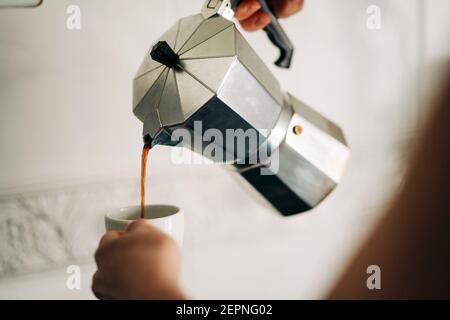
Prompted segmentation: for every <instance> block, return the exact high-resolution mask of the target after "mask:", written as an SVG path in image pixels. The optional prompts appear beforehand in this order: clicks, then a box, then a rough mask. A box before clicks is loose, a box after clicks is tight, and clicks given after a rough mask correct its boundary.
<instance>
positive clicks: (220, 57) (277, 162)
mask: <svg viewBox="0 0 450 320" xmlns="http://www.w3.org/2000/svg"><path fill="white" fill-rule="evenodd" d="M238 3H239V1H229V0H206V2H205V4H204V5H203V8H202V10H201V13H200V14H197V15H193V16H189V17H185V18H182V19H180V20H179V21H178V22H177V23H176V24H175V25H174V26H173V27H172V28H170V29H169V30H168V31H167V32H166V33H165V34H164V35H163V36H161V38H160V39H159V40H158V41H157V42H155V43H154V44H152V45H151V47H150V48H149V50H148V52H146V54H145V57H144V60H143V62H142V65H141V66H140V68H139V70H138V72H137V74H136V76H135V79H134V82H133V112H134V114H135V115H136V117H137V118H138V119H139V120H141V121H142V122H143V123H144V130H143V137H144V141H145V142H146V143H149V144H151V145H152V146H155V145H169V146H182V147H187V148H190V149H191V150H193V151H195V152H198V153H200V154H202V155H203V156H206V157H208V158H210V159H212V160H213V161H215V162H218V163H226V164H227V165H228V166H229V167H230V168H232V169H233V170H235V171H236V172H237V173H239V174H240V175H241V176H242V177H243V178H244V179H245V180H247V181H248V182H249V183H250V184H251V185H252V186H253V187H254V188H255V189H256V190H257V191H259V193H260V194H261V195H262V196H263V197H264V198H265V199H266V200H267V201H268V202H269V203H270V204H271V205H272V206H273V207H274V208H275V209H276V210H278V211H279V212H280V213H281V214H283V215H292V214H296V213H300V212H304V211H306V210H309V209H311V208H313V207H315V206H316V205H317V204H319V202H321V201H322V200H323V199H324V198H325V197H326V196H327V195H328V194H329V193H330V192H331V191H332V190H333V189H334V188H335V187H336V185H337V184H338V183H339V181H340V179H341V177H342V175H343V171H344V168H345V166H346V163H347V160H348V156H349V148H348V147H347V145H346V141H345V138H344V136H343V134H342V131H341V129H340V128H339V127H338V126H337V125H335V124H334V123H332V122H331V121H329V120H327V119H326V118H324V117H323V116H322V115H320V114H318V113H317V112H316V111H314V110H312V109H311V108H310V107H308V106H306V105H305V104H303V103H302V102H301V101H299V100H298V99H297V98H295V97H294V96H292V95H291V94H289V93H285V92H283V91H282V90H281V88H280V86H279V83H278V81H277V79H275V77H274V76H273V75H272V73H271V72H270V70H269V69H268V68H267V66H266V65H265V64H264V63H263V62H262V60H261V59H260V58H259V57H258V55H257V54H256V52H255V51H254V50H253V49H252V48H251V47H250V45H249V44H248V43H247V41H246V40H245V39H244V37H243V36H242V34H241V33H240V32H239V31H238V29H237V28H236V25H235V24H234V23H233V21H232V18H233V15H234V11H233V10H234V8H235V7H236V5H237V4H238ZM260 3H261V8H262V10H264V11H266V12H268V13H269V14H270V15H271V17H272V22H271V24H270V25H269V26H267V27H266V28H265V29H264V31H266V33H267V35H268V37H269V39H270V40H271V42H272V43H273V44H274V45H276V46H277V47H278V48H279V49H280V57H279V58H278V60H277V61H276V63H275V64H276V65H278V66H279V67H284V68H288V67H289V65H290V62H291V57H292V54H293V47H292V45H291V43H290V41H289V39H288V37H287V36H286V34H285V33H284V31H283V29H282V28H281V26H280V25H279V23H278V21H277V19H276V17H275V15H274V14H273V13H272V10H271V8H270V7H269V6H268V5H267V3H266V1H260ZM186 132H187V133H190V134H191V135H190V136H189V137H187V136H186V134H185V133H186ZM192 137H194V138H193V139H192ZM196 137H200V138H199V139H196ZM196 140H200V141H199V142H198V141H196ZM239 141H240V142H241V143H240V144H239V143H238V142H239ZM212 150H213V151H212Z"/></svg>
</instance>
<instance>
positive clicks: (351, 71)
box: [0, 0, 450, 298]
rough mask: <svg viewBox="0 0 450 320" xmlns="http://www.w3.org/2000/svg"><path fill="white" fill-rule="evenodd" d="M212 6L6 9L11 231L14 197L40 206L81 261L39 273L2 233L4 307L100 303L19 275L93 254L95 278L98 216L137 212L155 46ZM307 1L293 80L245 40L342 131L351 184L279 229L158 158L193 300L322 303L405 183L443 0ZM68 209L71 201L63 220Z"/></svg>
mask: <svg viewBox="0 0 450 320" xmlns="http://www.w3.org/2000/svg"><path fill="white" fill-rule="evenodd" d="M202 2H203V1H202V0H195V1H194V0H189V1H186V0H179V1H150V0H133V1H121V0H96V1H89V0H71V1H69V0H44V4H43V5H42V6H41V7H39V8H37V9H31V10H26V9H10V10H0V47H1V50H0V106H1V109H0V115H1V117H0V173H1V174H0V190H1V193H0V208H2V210H1V211H0V225H2V224H1V223H3V228H4V230H10V229H8V228H10V227H8V226H10V224H7V221H11V220H10V219H11V217H15V216H17V211H16V210H19V209H17V208H21V207H20V206H17V203H16V202H17V201H16V200H17V199H20V201H22V202H21V203H31V206H33V203H38V202H39V203H40V205H41V207H43V208H45V209H44V211H45V212H47V213H48V216H49V217H50V219H60V224H61V225H62V228H63V229H64V230H65V232H67V233H69V234H70V236H69V237H68V238H67V239H68V240H67V241H68V242H69V246H70V247H71V249H70V250H72V251H70V250H69V251H70V252H71V253H74V254H73V256H71V253H70V254H68V256H64V255H63V253H61V255H60V256H62V257H64V259H60V260H61V261H59V260H58V259H57V257H59V255H58V253H55V255H54V256H53V258H54V257H56V260H58V261H56V263H53V262H55V261H52V263H53V264H52V263H48V262H45V260H43V262H42V261H41V260H39V259H37V260H36V261H35V262H33V263H29V261H28V260H27V258H24V259H22V260H20V259H18V258H17V257H15V256H14V254H15V253H14V250H12V251H11V248H13V246H12V245H10V243H11V241H10V237H9V233H7V232H5V233H3V236H2V235H0V238H2V237H3V238H2V240H3V243H5V244H3V247H2V246H1V245H0V265H1V264H2V262H3V264H4V265H10V266H14V267H10V269H5V270H6V271H4V273H3V277H2V278H1V279H2V280H0V298H8V297H12V296H13V297H18V298H24V297H25V298H26V297H31V298H33V297H40V296H42V295H43V293H42V289H41V288H40V285H39V284H40V282H41V281H45V282H46V283H47V284H49V285H48V286H46V288H48V289H46V291H45V294H44V295H43V296H44V297H46V298H52V297H56V298H64V297H65V298H72V297H91V295H90V293H89V286H88V285H86V286H84V290H83V291H82V292H78V293H75V294H74V293H73V292H68V291H67V290H65V289H64V288H63V287H61V286H62V284H61V281H64V279H65V273H64V269H55V270H54V271H51V272H50V273H45V274H33V273H31V274H30V275H28V276H21V274H22V272H23V271H33V272H34V271H35V270H37V269H39V270H40V269H42V268H46V264H48V265H50V266H52V268H54V267H55V266H56V265H59V266H61V267H64V266H65V265H67V264H69V263H73V262H78V261H80V258H83V257H86V260H84V259H82V261H86V263H87V264H86V267H85V270H86V272H85V274H86V276H85V278H84V280H83V281H84V282H85V283H88V282H89V274H90V273H91V272H92V271H93V266H92V264H91V259H90V257H91V254H92V251H93V250H94V248H95V244H96V241H97V239H98V236H99V235H100V233H101V229H102V226H101V216H102V214H103V210H106V209H107V208H108V206H113V205H121V204H123V203H127V202H134V199H136V201H137V190H136V189H137V188H136V187H137V177H138V172H139V167H138V166H139V157H140V154H139V152H140V148H141V142H142V141H141V130H142V128H141V123H140V122H139V121H138V120H137V119H136V118H134V116H133V115H132V112H131V79H132V77H133V75H134V73H135V71H136V69H137V67H138V66H139V64H140V61H141V58H142V57H143V55H144V54H145V52H146V50H147V47H148V46H149V44H150V43H152V42H153V41H154V40H155V39H156V38H157V37H158V36H159V35H161V34H162V33H163V32H164V31H165V30H166V29H167V28H168V27H169V26H170V25H171V24H172V23H174V22H175V21H176V19H177V18H178V17H181V16H185V15H189V14H193V13H196V12H198V11H199V10H200V7H201V5H202ZM305 2H306V3H305V8H304V11H303V12H302V13H301V14H299V15H297V16H295V17H293V18H291V19H289V20H286V21H284V22H283V25H284V26H285V29H286V31H287V33H288V35H289V36H290V37H291V40H292V41H293V43H294V44H295V46H296V54H295V60H294V64H293V66H292V68H291V69H290V70H288V71H286V70H280V69H276V67H274V66H273V65H272V61H273V60H274V58H275V57H276V54H277V52H276V50H275V49H274V48H272V46H271V44H270V43H269V42H268V40H267V39H266V37H265V35H264V34H263V33H262V32H259V33H255V34H246V37H247V38H248V40H249V41H250V43H251V44H252V46H253V47H254V48H255V49H256V50H257V51H258V52H259V53H260V55H261V56H262V58H263V60H264V61H265V62H266V63H267V64H268V65H269V66H270V68H271V70H272V71H273V72H274V73H275V75H276V76H277V77H278V79H279V80H280V83H281V85H282V87H283V88H285V89H286V90H288V91H289V92H291V93H292V94H294V95H296V96H297V97H298V98H300V99H301V100H303V101H304V102H306V103H307V104H309V105H311V106H313V107H314V108H316V109H317V110H319V111H320V112H322V113H324V114H325V115H326V116H328V117H329V118H331V119H333V120H334V121H336V122H337V123H339V124H340V125H341V126H342V127H343V128H344V131H345V133H346V136H347V138H348V141H349V143H350V145H351V147H352V158H351V162H350V165H349V168H348V171H347V173H346V176H345V179H344V181H343V182H342V185H341V186H340V187H339V188H338V189H337V190H336V191H335V192H334V193H333V194H332V195H331V196H330V197H329V199H327V200H326V201H325V202H324V203H323V204H322V205H321V206H320V207H319V208H317V209H316V210H314V212H312V213H310V214H306V215H300V216H296V217H292V218H289V219H282V218H280V217H278V216H277V215H276V214H275V213H274V212H273V211H272V210H271V209H270V208H267V206H266V205H265V204H264V203H262V202H261V201H260V199H258V198H257V197H256V196H255V195H254V194H248V193H246V191H247V190H248V189H247V188H246V187H245V186H242V185H241V184H240V183H239V182H238V181H236V179H235V178H234V177H233V176H231V175H230V174H229V173H226V172H224V171H223V170H221V168H217V167H213V166H202V167H198V166H174V165H173V164H171V163H170V159H169V158H170V149H164V148H160V149H155V150H154V152H152V154H151V155H150V159H149V161H150V177H149V179H148V180H149V181H150V191H149V192H150V202H164V201H167V202H176V203H178V204H180V205H182V206H183V208H184V209H185V210H186V212H187V218H186V241H185V242H186V245H185V248H184V259H185V260H184V261H185V262H184V278H183V281H184V284H185V287H186V288H187V290H188V292H189V293H190V294H192V295H193V296H194V297H203V298H220V297H224V298H233V297H234V298H253V297H255V298H299V297H300V298H310V297H318V296H321V295H322V294H323V292H324V290H326V288H327V287H328V286H329V284H330V281H332V280H333V279H334V278H335V277H336V274H337V272H338V271H339V270H340V269H341V267H342V265H343V264H344V263H345V261H346V258H347V257H348V255H349V254H350V253H351V252H352V250H353V249H354V247H355V246H356V245H357V243H358V240H359V239H361V237H363V236H364V235H365V234H366V232H367V230H369V229H370V227H371V226H372V223H373V221H375V220H376V219H377V217H378V212H379V209H381V208H382V207H383V203H384V200H385V199H386V195H387V194H389V191H390V190H392V189H393V188H394V187H395V185H396V183H397V182H398V178H399V176H400V173H401V168H402V163H403V159H404V153H403V151H404V147H405V141H408V137H410V135H411V134H412V133H414V132H415V130H416V129H417V123H418V122H419V120H420V118H421V117H422V115H423V114H424V112H422V110H421V105H420V104H419V102H420V96H419V95H420V94H423V96H425V91H427V88H428V87H430V88H431V87H432V86H431V85H430V84H429V83H430V82H429V81H431V80H432V79H434V78H435V74H434V73H431V72H428V70H431V68H432V67H431V66H432V65H434V63H435V61H437V60H442V59H448V53H449V47H448V41H445V40H446V39H449V31H450V28H449V22H448V13H450V4H449V2H448V1H445V0H439V1H436V0H433V1H425V2H422V1H420V0H419V1H408V0H395V1H393V0H389V1H388V0H370V1H369V0H346V1H333V0H314V1H308V0H307V1H305ZM70 4H77V5H79V6H80V7H81V10H82V29H81V30H79V31H69V30H67V29H66V27H65V23H66V18H67V14H66V8H67V7H68V5H70ZM372 4H375V5H379V6H380V8H381V12H382V28H381V30H368V29H367V27H366V19H367V14H366V8H367V7H368V6H369V5H372ZM425 76H426V77H425ZM424 83H425V84H428V86H425V85H424ZM425 87H426V88H425ZM422 91H423V92H422ZM205 180H207V181H208V187H207V188H204V181H205ZM105 186H106V187H105ZM72 188H75V189H72ZM44 189H45V190H50V191H45V192H47V193H45V194H44V195H43V196H42V194H41V193H40V192H41V191H42V190H44ZM72 190H77V191H76V192H75V191H72ZM80 190H81V191H80ZM105 190H106V191H105ZM198 190H201V192H198ZM25 192H26V193H25ZM30 192H31V193H30ZM75 193H76V194H77V196H76V197H75V196H73V194H75ZM61 194H63V196H62V195H61ZM98 194H101V195H102V197H97V195H98ZM24 198H25V199H26V200H24ZM42 199H44V200H42ZM45 199H47V200H45ZM48 199H52V200H51V201H50V200H48ZM60 199H69V200H67V203H68V204H67V206H66V207H62V209H61V208H60V207H58V209H55V207H56V206H58V203H59V202H60V201H62V200H60ZM109 199H111V200H109ZM64 201H65V200H64ZM98 202H102V203H98ZM42 203H45V205H42ZM49 203H50V204H49ZM74 203H75V204H74ZM74 206H75V207H77V209H76V210H75V209H73V210H72V211H73V212H72V213H71V214H72V215H74V218H73V217H72V219H71V220H70V221H71V224H67V223H65V222H64V217H65V216H64V215H67V214H68V213H67V211H66V209H67V208H73V207H74ZM22 207H23V206H22ZM29 212H31V213H29ZM33 212H34V211H33V210H31V211H28V214H27V215H24V217H26V218H24V219H26V220H22V222H20V220H17V221H19V222H18V223H25V222H24V221H28V219H33V216H34V213H33ZM55 212H58V217H56V213H55ZM61 217H62V218H61ZM81 217H82V218H81ZM94 217H95V218H94ZM77 218H78V219H77ZM8 219H9V220H8ZM14 221H16V220H14ZM72 223H73V225H76V226H77V227H74V226H73V225H72ZM80 225H85V227H83V228H81V227H80ZM91 225H93V227H92V228H91V227H90V226H91ZM80 228H81V229H80ZM75 229H76V230H77V231H76V232H75V231H74V230H75ZM80 230H81V231H80ZM24 232H26V231H24ZM86 239H89V240H86ZM83 241H85V242H83ZM80 247H83V248H82V249H81V248H80ZM55 250H56V249H55ZM55 252H59V251H55ZM13 256H14V259H16V260H17V261H16V260H14V261H16V262H14V263H12V262H11V261H12V259H13ZM53 258H52V259H53ZM53 260H54V259H53ZM33 261H34V260H33ZM8 262H9V264H8ZM0 270H1V268H0ZM17 272H18V274H19V275H16V276H13V274H17ZM43 279H45V280H43Z"/></svg>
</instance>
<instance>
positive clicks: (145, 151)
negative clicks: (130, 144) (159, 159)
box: [141, 144, 151, 219]
mask: <svg viewBox="0 0 450 320" xmlns="http://www.w3.org/2000/svg"><path fill="white" fill-rule="evenodd" d="M150 148H151V147H150V145H149V144H145V145H144V147H143V148H142V156H141V219H144V217H145V175H146V171H147V168H146V167H147V157H148V152H149V151H150Z"/></svg>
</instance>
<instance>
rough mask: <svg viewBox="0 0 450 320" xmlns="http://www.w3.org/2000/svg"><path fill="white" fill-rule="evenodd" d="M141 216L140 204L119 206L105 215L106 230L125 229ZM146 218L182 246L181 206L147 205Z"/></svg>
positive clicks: (182, 219)
mask: <svg viewBox="0 0 450 320" xmlns="http://www.w3.org/2000/svg"><path fill="white" fill-rule="evenodd" d="M140 217H141V207H140V206H130V207H124V208H119V209H117V210H115V211H112V212H110V213H108V214H107V215H106V216H105V227H106V231H112V230H116V231H124V230H125V229H126V228H127V226H128V225H129V224H130V223H131V222H133V221H135V220H137V219H139V218H140ZM144 219H145V221H146V222H148V223H150V224H151V225H153V226H155V227H157V228H158V229H160V230H162V231H163V232H165V233H167V234H168V235H170V236H171V237H173V238H174V239H175V241H176V242H177V243H178V245H179V246H182V244H183V235H184V214H183V211H182V210H181V209H180V208H178V207H176V206H171V205H162V204H151V205H146V206H145V216H144Z"/></svg>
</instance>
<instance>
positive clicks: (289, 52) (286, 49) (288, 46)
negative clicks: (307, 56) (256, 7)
mask: <svg viewBox="0 0 450 320" xmlns="http://www.w3.org/2000/svg"><path fill="white" fill-rule="evenodd" d="M241 1H242V0H231V8H232V9H233V10H236V7H237V6H238V4H239V3H240V2H241ZM259 3H260V4H261V10H262V11H264V12H266V13H268V14H269V16H270V18H271V19H272V21H271V22H270V24H269V25H267V26H266V27H265V28H264V31H265V32H266V33H267V36H268V37H269V39H270V41H271V42H272V43H273V44H274V45H275V46H276V47H278V49H280V56H279V58H278V59H277V61H275V64H276V65H277V66H279V67H281V68H289V67H290V65H291V60H292V56H293V55H294V46H293V45H292V43H291V41H290V40H289V38H288V36H287V35H286V33H285V32H284V30H283V28H282V27H281V25H280V23H279V22H278V19H277V17H276V15H275V11H274V10H273V8H272V7H271V6H270V5H269V3H267V1H266V0H259Z"/></svg>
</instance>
